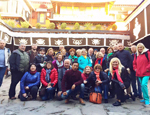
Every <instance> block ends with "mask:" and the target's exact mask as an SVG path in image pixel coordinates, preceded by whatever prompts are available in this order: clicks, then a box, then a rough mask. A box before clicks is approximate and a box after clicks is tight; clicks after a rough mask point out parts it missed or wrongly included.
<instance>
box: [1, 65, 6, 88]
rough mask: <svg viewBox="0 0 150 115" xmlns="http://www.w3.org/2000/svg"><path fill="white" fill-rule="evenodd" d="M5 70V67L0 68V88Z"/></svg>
mask: <svg viewBox="0 0 150 115" xmlns="http://www.w3.org/2000/svg"><path fill="white" fill-rule="evenodd" d="M6 68H7V67H0V87H1V85H2V82H3V77H4V74H5V71H6Z"/></svg>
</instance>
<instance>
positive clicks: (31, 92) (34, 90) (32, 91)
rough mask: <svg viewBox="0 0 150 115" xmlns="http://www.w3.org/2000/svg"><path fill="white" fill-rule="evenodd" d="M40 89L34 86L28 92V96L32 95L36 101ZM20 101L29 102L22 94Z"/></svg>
mask: <svg viewBox="0 0 150 115" xmlns="http://www.w3.org/2000/svg"><path fill="white" fill-rule="evenodd" d="M38 89H39V88H38V86H33V87H31V88H29V90H26V94H27V95H28V93H30V94H31V95H32V99H34V100H35V99H36V98H37V92H38ZM20 100H21V101H26V100H27V98H25V97H24V96H23V94H22V93H21V92H20Z"/></svg>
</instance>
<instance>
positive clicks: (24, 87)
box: [19, 64, 40, 101]
mask: <svg viewBox="0 0 150 115" xmlns="http://www.w3.org/2000/svg"><path fill="white" fill-rule="evenodd" d="M39 86H40V73H39V72H37V70H36V65H35V64H31V65H30V69H29V71H28V72H26V73H25V74H24V75H23V77H22V79H21V81H20V95H19V98H20V100H21V101H26V100H27V98H28V96H29V94H31V96H32V99H33V100H36V98H37V92H38V89H39Z"/></svg>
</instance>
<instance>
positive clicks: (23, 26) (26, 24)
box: [21, 22, 30, 28]
mask: <svg viewBox="0 0 150 115" xmlns="http://www.w3.org/2000/svg"><path fill="white" fill-rule="evenodd" d="M29 26H30V24H29V22H21V27H22V28H29Z"/></svg>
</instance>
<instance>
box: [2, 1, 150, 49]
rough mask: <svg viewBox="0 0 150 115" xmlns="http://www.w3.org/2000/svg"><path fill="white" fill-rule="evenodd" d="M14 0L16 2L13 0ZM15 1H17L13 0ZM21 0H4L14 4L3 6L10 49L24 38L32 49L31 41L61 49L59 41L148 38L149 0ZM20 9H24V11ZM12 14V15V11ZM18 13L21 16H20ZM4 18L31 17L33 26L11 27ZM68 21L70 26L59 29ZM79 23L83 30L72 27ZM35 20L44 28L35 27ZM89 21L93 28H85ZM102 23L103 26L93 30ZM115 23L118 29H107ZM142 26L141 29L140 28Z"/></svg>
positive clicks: (98, 43)
mask: <svg viewBox="0 0 150 115" xmlns="http://www.w3.org/2000/svg"><path fill="white" fill-rule="evenodd" d="M12 1H13V2H12ZM14 1H16V2H14ZM20 1H22V2H20V3H21V4H22V6H21V5H20V6H19V5H17V4H18V0H7V2H6V1H5V2H4V1H3V0H2V1H1V0H0V5H1V3H2V4H3V6H4V5H7V6H9V4H10V3H13V4H14V7H12V9H13V8H14V9H13V10H11V11H12V13H11V11H10V9H9V10H8V7H7V8H1V7H0V14H1V20H0V38H1V39H5V40H6V41H7V46H8V47H10V49H11V50H13V49H16V48H17V46H18V45H19V43H21V42H24V43H25V44H26V45H27V49H29V48H30V47H28V46H31V45H32V44H38V46H40V47H46V48H49V47H53V48H54V49H55V50H58V47H59V46H60V45H64V46H66V49H69V48H70V47H74V48H76V49H77V48H80V47H81V48H82V47H84V48H89V47H94V48H97V49H100V47H109V46H113V45H117V44H118V43H123V44H124V45H125V46H126V47H130V45H131V44H134V43H138V42H139V41H142V40H144V39H145V40H146V39H147V38H148V35H149V26H148V24H149V20H148V18H149V15H150V14H149V11H150V10H148V8H149V4H150V2H149V0H143V1H142V2H141V3H140V4H139V5H137V4H132V5H130V4H126V3H124V4H120V3H117V2H116V0H92V1H90V2H89V1H87V0H82V1H81V0H43V1H41V0H20ZM18 9H22V10H21V11H20V10H19V11H18ZM10 14H11V15H12V16H11V15H10ZM17 16H18V17H17ZM3 19H14V20H16V21H18V20H24V21H28V22H29V23H30V25H31V27H32V28H12V27H10V26H9V25H7V24H6V23H5V22H4V21H3ZM51 22H53V23H55V24H56V25H57V27H58V29H46V26H47V25H48V24H49V23H51ZM64 22H65V23H67V27H68V28H70V29H69V30H62V29H60V25H61V24H62V23H64ZM76 22H78V23H79V24H80V30H73V26H74V24H75V23H76ZM36 23H40V24H41V26H42V28H41V29H35V25H36ZM86 23H92V25H93V26H92V29H91V30H84V25H85V24H86ZM97 24H100V25H101V26H102V30H94V28H95V25H97ZM113 24H116V25H117V27H118V28H117V30H115V31H113V30H111V29H107V28H108V27H109V26H112V25H113ZM141 28H142V29H141Z"/></svg>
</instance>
